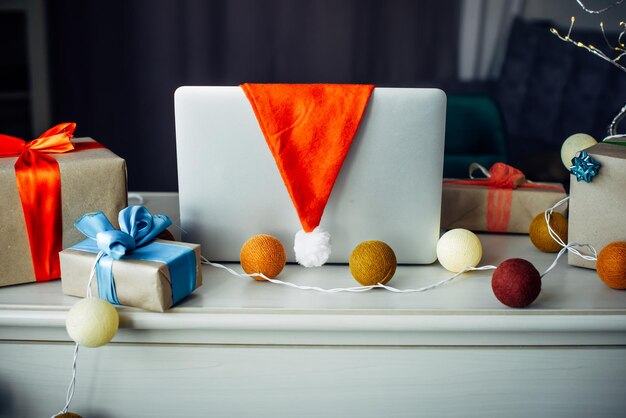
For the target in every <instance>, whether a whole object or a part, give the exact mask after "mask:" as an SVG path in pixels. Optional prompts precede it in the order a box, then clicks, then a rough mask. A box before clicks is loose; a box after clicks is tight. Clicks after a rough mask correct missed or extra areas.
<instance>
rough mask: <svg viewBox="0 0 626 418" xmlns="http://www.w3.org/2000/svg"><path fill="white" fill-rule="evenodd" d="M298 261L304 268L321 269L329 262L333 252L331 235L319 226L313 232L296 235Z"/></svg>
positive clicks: (295, 245)
mask: <svg viewBox="0 0 626 418" xmlns="http://www.w3.org/2000/svg"><path fill="white" fill-rule="evenodd" d="M293 249H294V251H295V252H296V261H297V262H298V263H300V264H301V265H303V266H304V267H319V266H321V265H324V263H326V262H327V261H328V257H330V252H331V244H330V234H329V233H328V232H327V231H325V230H323V229H322V228H320V227H319V226H318V227H317V228H315V229H314V230H313V231H311V232H304V231H303V230H300V231H298V232H297V233H296V239H295V242H294V246H293Z"/></svg>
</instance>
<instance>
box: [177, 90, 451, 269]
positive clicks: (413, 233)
mask: <svg viewBox="0 0 626 418" xmlns="http://www.w3.org/2000/svg"><path fill="white" fill-rule="evenodd" d="M174 101H175V111H176V146H177V153H178V186H179V197H180V216H181V224H182V228H183V230H184V232H183V237H182V238H183V241H187V242H193V243H200V244H201V245H202V253H203V254H204V255H205V256H206V257H207V258H208V259H209V260H211V261H216V262H217V261H223V262H227V261H236V262H238V261H239V252H240V250H241V246H242V245H243V243H244V242H245V241H246V240H247V239H248V238H250V237H251V236H252V235H255V234H271V235H274V236H276V237H278V238H279V239H280V240H281V241H282V243H283V245H284V246H285V249H286V250H287V259H288V261H292V262H294V261H295V256H294V251H293V240H294V234H295V232H296V231H298V230H299V229H301V226H300V222H299V220H298V216H297V214H296V210H295V208H294V206H293V204H292V202H291V199H290V197H289V194H288V192H287V189H286V187H285V185H284V183H283V181H282V178H281V176H280V174H279V172H278V169H277V168H276V163H275V161H274V159H273V157H272V154H271V152H270V150H269V148H268V146H267V143H266V142H265V138H264V137H263V133H262V132H261V129H260V128H259V124H258V122H257V119H256V118H255V115H254V112H253V110H252V106H251V105H250V103H249V102H248V99H247V98H246V96H245V95H244V92H243V91H242V90H241V88H240V87H180V88H179V89H178V90H176V94H175V98H174ZM445 113H446V96H445V94H444V93H443V92H442V91H441V90H437V89H410V88H376V89H374V91H373V93H372V95H371V97H370V101H369V104H368V106H367V109H366V111H365V114H364V116H363V119H362V120H361V125H360V127H359V130H358V132H357V135H356V137H355V138H354V141H353V143H352V146H351V148H350V151H349V153H348V155H347V157H346V160H345V162H344V164H343V166H342V168H341V172H340V173H339V176H338V178H337V181H336V183H335V186H334V188H333V191H332V194H331V196H330V199H329V201H328V204H327V206H326V209H325V211H324V216H323V217H322V221H321V224H320V226H321V227H322V228H324V229H326V230H327V231H329V232H330V233H331V235H332V254H331V256H330V258H329V260H328V262H330V263H347V262H348V259H349V258H350V254H351V252H352V250H353V249H354V247H355V246H356V245H358V244H359V243H360V242H362V241H366V240H380V241H385V242H386V243H388V244H389V245H390V246H391V248H393V250H394V252H395V253H396V257H397V260H398V263H402V264H427V263H432V262H434V261H435V260H436V258H437V256H436V245H437V240H438V239H439V217H440V209H441V179H442V171H443V148H444V126H445Z"/></svg>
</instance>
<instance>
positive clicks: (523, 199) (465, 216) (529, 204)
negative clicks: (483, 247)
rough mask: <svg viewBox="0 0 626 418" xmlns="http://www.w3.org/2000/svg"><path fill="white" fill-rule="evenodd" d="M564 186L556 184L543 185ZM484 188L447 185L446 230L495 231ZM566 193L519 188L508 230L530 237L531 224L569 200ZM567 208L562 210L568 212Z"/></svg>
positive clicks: (443, 222)
mask: <svg viewBox="0 0 626 418" xmlns="http://www.w3.org/2000/svg"><path fill="white" fill-rule="evenodd" d="M542 184H548V185H551V186H558V187H562V186H561V185H560V184H556V183H542ZM488 193H489V189H488V188H487V187H484V186H480V185H477V186H474V185H463V184H446V183H444V185H443V193H442V203H441V227H442V228H443V229H453V228H465V229H469V230H470V231H482V232H494V231H490V230H489V228H488V227H487V205H488V202H487V194H488ZM566 196H567V194H566V193H565V191H564V190H561V191H559V190H552V189H531V188H518V189H514V190H513V191H512V199H511V214H510V218H509V222H508V227H507V228H506V230H505V231H497V232H512V233H520V234H528V227H529V226H530V222H531V221H532V220H533V218H534V217H535V216H537V214H539V213H541V212H543V211H545V210H546V209H549V208H550V207H552V206H553V205H554V204H555V203H556V202H558V201H559V200H561V199H563V198H565V197H566ZM566 207H567V205H563V206H562V207H561V208H559V211H560V212H561V213H564V211H565V210H566V209H565V208H566Z"/></svg>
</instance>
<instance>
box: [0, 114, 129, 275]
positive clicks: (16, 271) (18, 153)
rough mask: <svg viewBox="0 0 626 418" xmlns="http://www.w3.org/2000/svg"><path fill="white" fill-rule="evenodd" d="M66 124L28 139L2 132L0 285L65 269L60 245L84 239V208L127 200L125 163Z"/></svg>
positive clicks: (113, 207) (106, 207)
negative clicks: (81, 228)
mask: <svg viewBox="0 0 626 418" xmlns="http://www.w3.org/2000/svg"><path fill="white" fill-rule="evenodd" d="M75 128H76V124H74V123H63V124H59V125H57V126H55V127H53V128H51V129H49V130H47V131H46V132H44V133H43V134H42V135H41V136H40V137H39V138H37V139H34V140H32V141H29V142H26V141H23V140H22V139H20V138H16V137H12V136H8V135H0V190H2V199H0V286H7V285H12V284H18V283H28V282H42V281H48V280H52V279H58V278H60V277H61V269H60V263H59V251H61V250H62V249H63V248H66V247H69V246H70V245H73V244H75V243H77V242H79V241H81V240H82V239H83V237H82V235H81V234H80V232H78V231H76V230H75V229H74V222H75V221H76V220H77V219H78V218H79V217H80V216H81V215H83V214H84V213H85V212H93V211H102V212H104V213H105V214H107V215H109V216H111V217H114V216H115V215H116V214H117V213H118V212H119V211H120V209H122V208H124V207H125V206H126V201H127V191H126V163H125V161H124V160H123V159H122V158H120V157H118V156H117V155H115V154H114V153H112V152H111V151H109V150H108V149H106V148H105V147H104V146H102V145H101V144H99V143H98V142H96V141H94V140H92V139H90V138H77V139H72V138H73V133H74V129H75Z"/></svg>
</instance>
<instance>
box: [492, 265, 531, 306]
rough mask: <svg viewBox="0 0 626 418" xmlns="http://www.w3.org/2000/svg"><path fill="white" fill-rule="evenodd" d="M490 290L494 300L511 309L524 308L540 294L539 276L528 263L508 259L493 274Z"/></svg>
mask: <svg viewBox="0 0 626 418" xmlns="http://www.w3.org/2000/svg"><path fill="white" fill-rule="evenodd" d="M491 288H492V289H493V294H494V295H495V296H496V298H497V299H498V300H499V301H500V302H502V303H503V304H504V305H506V306H510V307H511V308H524V307H526V306H528V305H530V304H531V303H533V302H534V301H535V299H537V296H539V292H541V276H540V275H539V272H538V271H537V269H536V268H535V266H533V265H532V264H531V263H530V262H528V261H526V260H523V259H521V258H510V259H508V260H506V261H503V262H502V263H500V265H499V266H498V268H496V270H495V271H494V272H493V276H492V278H491Z"/></svg>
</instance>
